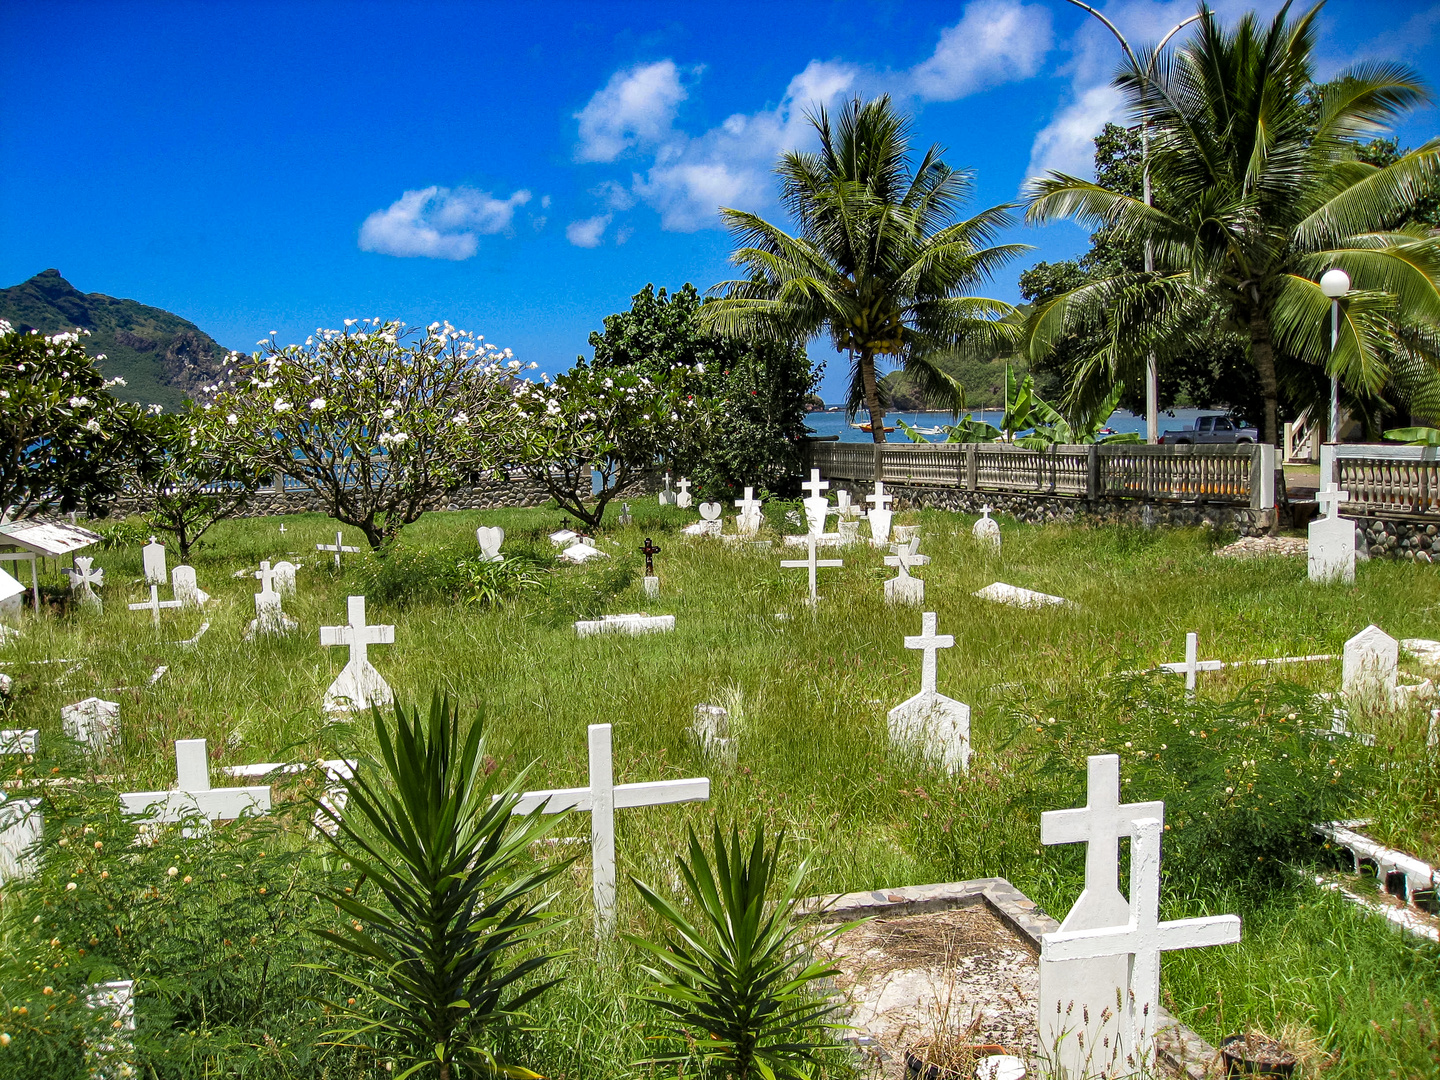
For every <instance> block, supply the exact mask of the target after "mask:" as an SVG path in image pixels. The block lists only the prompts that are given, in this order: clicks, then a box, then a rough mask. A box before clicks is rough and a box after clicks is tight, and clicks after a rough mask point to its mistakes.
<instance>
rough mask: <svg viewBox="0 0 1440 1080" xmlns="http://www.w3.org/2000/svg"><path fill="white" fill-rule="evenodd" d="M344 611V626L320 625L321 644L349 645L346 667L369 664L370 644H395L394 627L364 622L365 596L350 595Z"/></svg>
mask: <svg viewBox="0 0 1440 1080" xmlns="http://www.w3.org/2000/svg"><path fill="white" fill-rule="evenodd" d="M346 612H347V614H348V618H349V620H350V621H349V622H348V623H347V624H346V625H345V626H322V627H320V644H321V645H324V646H333V645H348V646H350V660H349V662H348V663H346V665H345V666H346V667H352V666H357V665H359V666H363V665H366V664H369V663H370V652H369V648H370V646H371V645H393V644H395V627H393V626H367V625H366V624H365V597H363V596H352V597H350V598H349V599H348V601H347V603H346Z"/></svg>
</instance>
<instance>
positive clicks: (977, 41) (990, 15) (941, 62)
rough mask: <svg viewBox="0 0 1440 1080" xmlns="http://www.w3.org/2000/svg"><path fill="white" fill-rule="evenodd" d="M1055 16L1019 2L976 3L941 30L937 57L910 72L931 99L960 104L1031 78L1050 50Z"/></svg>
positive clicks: (976, 0) (981, 0) (918, 89)
mask: <svg viewBox="0 0 1440 1080" xmlns="http://www.w3.org/2000/svg"><path fill="white" fill-rule="evenodd" d="M1050 42H1051V30H1050V12H1049V11H1048V10H1047V9H1046V8H1043V7H1040V6H1038V5H1035V4H1022V3H1019V2H1018V0H974V2H972V3H971V4H969V5H968V6H967V7H966V8H965V14H964V15H963V16H961V18H960V21H959V22H958V23H956V24H955V25H954V26H950V27H946V28H945V29H944V30H942V31H940V42H939V44H938V45H936V46H935V53H934V55H932V56H931V57H930V59H929V60H926V61H925V62H924V63H922V64H919V65H917V66H916V67H915V68H913V69H912V70H911V72H910V78H911V81H912V84H913V86H914V89H915V92H916V93H917V94H918V95H919V96H920V97H921V98H922V99H924V100H926V101H954V100H956V99H957V98H962V97H965V96H966V95H968V94H973V93H975V92H976V91H977V90H983V89H985V88H986V87H989V86H995V85H998V84H1000V83H1006V82H1013V81H1014V80H1016V79H1028V78H1030V77H1031V76H1032V75H1034V74H1035V73H1036V72H1038V71H1039V70H1040V65H1041V63H1042V62H1043V61H1044V59H1045V54H1046V53H1048V52H1049V51H1050Z"/></svg>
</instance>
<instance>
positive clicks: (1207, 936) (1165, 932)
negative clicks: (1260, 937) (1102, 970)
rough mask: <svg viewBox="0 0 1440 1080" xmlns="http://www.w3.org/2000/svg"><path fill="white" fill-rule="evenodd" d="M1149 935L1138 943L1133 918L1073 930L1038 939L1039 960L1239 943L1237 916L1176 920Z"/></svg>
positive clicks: (1083, 958) (1137, 931)
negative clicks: (1099, 927)
mask: <svg viewBox="0 0 1440 1080" xmlns="http://www.w3.org/2000/svg"><path fill="white" fill-rule="evenodd" d="M1151 930H1152V931H1153V932H1152V933H1151V934H1146V935H1144V940H1143V941H1142V940H1141V934H1142V931H1141V928H1140V927H1137V926H1136V924H1135V920H1134V918H1133V917H1132V918H1131V921H1130V922H1129V923H1128V924H1127V925H1125V926H1110V927H1106V928H1105V929H1103V930H1072V931H1068V932H1065V933H1059V932H1057V933H1053V934H1044V935H1042V936H1041V938H1040V956H1041V958H1042V959H1045V960H1093V959H1095V958H1096V957H1099V956H1114V955H1116V954H1117V953H1126V952H1129V951H1130V950H1131V948H1132V947H1134V948H1136V949H1139V948H1140V947H1141V946H1142V945H1148V947H1149V948H1151V949H1156V950H1159V951H1162V952H1173V951H1175V950H1177V949H1197V948H1204V947H1206V946H1209V945H1233V944H1235V943H1236V942H1237V941H1239V940H1240V916H1239V915H1209V916H1206V917H1205V918H1203V919H1176V920H1174V921H1172V922H1163V923H1157V924H1155V926H1154V927H1152V928H1151Z"/></svg>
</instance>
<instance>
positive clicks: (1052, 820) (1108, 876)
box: [1040, 754, 1165, 1077]
mask: <svg viewBox="0 0 1440 1080" xmlns="http://www.w3.org/2000/svg"><path fill="white" fill-rule="evenodd" d="M1087 775H1088V794H1087V795H1086V800H1085V805H1084V806H1083V807H1081V808H1080V809H1078V810H1047V811H1046V812H1045V813H1043V814H1041V815H1040V842H1041V843H1042V844H1085V845H1086V848H1085V889H1084V891H1083V892H1081V893H1080V898H1079V899H1078V900H1076V901H1075V906H1074V907H1072V908H1071V909H1070V913H1069V914H1068V915H1066V916H1065V921H1064V922H1062V923H1061V924H1060V931H1061V932H1062V933H1073V932H1075V931H1077V930H1102V929H1105V928H1106V927H1111V926H1123V925H1125V924H1126V923H1127V922H1129V920H1130V904H1129V902H1128V901H1127V900H1126V899H1125V897H1124V896H1123V895H1122V894H1121V892H1120V881H1119V867H1120V840H1121V839H1122V838H1123V837H1128V836H1133V835H1134V833H1135V828H1134V820H1135V819H1136V818H1161V819H1162V820H1163V818H1164V814H1165V804H1164V803H1161V802H1146V803H1130V804H1122V803H1121V801H1120V757H1119V755H1117V754H1097V755H1094V756H1092V757H1091V758H1090V759H1089V762H1088V765H1087ZM1129 967H1130V964H1129V961H1128V960H1127V959H1126V958H1125V957H1124V956H1122V955H1116V956H1109V957H1097V958H1094V959H1090V960H1041V961H1040V1040H1041V1046H1042V1047H1048V1048H1052V1049H1051V1055H1052V1056H1051V1057H1050V1059H1049V1061H1048V1062H1047V1065H1048V1067H1049V1068H1050V1069H1052V1070H1053V1071H1054V1072H1055V1073H1056V1074H1057V1075H1060V1076H1069V1077H1083V1076H1099V1075H1101V1073H1102V1071H1103V1070H1110V1069H1111V1052H1112V1051H1114V1050H1116V1049H1117V1048H1118V1044H1119V1039H1120V1034H1121V1028H1122V1023H1121V1019H1122V1018H1121V1015H1120V1002H1122V1001H1123V1000H1124V996H1125V991H1126V988H1127V987H1128V985H1129ZM1120 1060H1121V1061H1122V1063H1123V1059H1120ZM1112 1071H1113V1070H1112ZM1106 1075H1109V1072H1106Z"/></svg>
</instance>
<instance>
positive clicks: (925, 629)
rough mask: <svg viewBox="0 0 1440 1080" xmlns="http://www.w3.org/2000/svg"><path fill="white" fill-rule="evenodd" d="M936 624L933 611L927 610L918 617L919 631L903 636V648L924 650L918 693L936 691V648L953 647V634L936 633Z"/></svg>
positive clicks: (932, 692)
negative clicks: (915, 633)
mask: <svg viewBox="0 0 1440 1080" xmlns="http://www.w3.org/2000/svg"><path fill="white" fill-rule="evenodd" d="M937 626H938V623H937V620H936V618H935V612H933V611H927V612H925V614H924V615H922V616H921V618H920V633H919V634H918V635H913V634H912V635H909V636H907V637H906V638H905V648H907V649H924V650H925V658H924V659H923V660H922V661H921V664H920V693H922V694H934V693H936V692H937V691H936V689H935V676H936V672H935V667H936V664H935V661H936V656H937V653H938V650H940V649H951V648H954V647H955V636H954V635H953V634H937V633H936V632H935V631H936V629H937Z"/></svg>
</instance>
